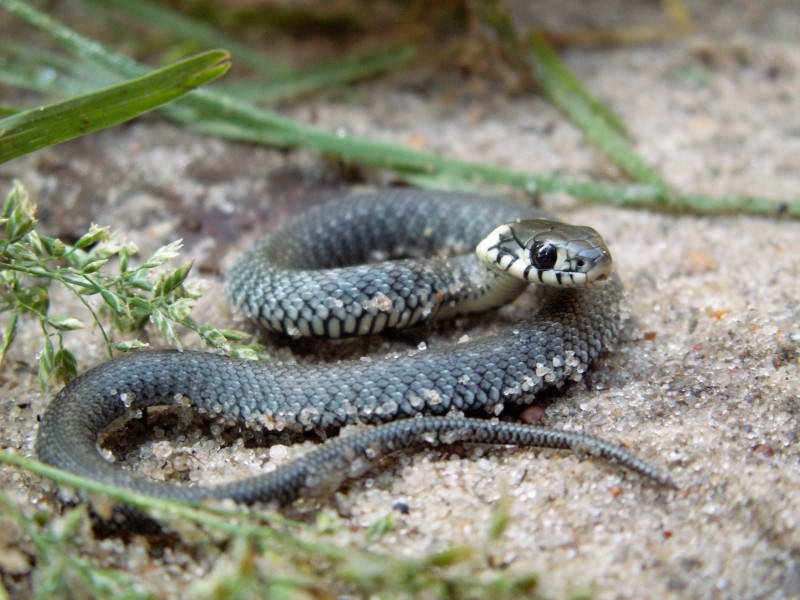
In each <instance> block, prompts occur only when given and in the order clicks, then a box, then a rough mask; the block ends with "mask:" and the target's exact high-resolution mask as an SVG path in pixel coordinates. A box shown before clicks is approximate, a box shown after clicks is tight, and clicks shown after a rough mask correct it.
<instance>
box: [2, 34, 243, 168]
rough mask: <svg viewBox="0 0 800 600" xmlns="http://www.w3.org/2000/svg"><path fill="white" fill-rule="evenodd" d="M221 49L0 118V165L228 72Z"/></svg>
mask: <svg viewBox="0 0 800 600" xmlns="http://www.w3.org/2000/svg"><path fill="white" fill-rule="evenodd" d="M229 58H230V55H229V54H228V53H227V52H225V51H224V50H212V51H209V52H204V53H203V54H199V55H197V56H194V57H192V58H188V59H186V60H183V61H180V62H178V63H175V64H174V65H171V66H169V67H165V68H163V69H159V70H157V71H154V72H153V73H151V74H149V75H145V76H144V77H140V78H137V79H134V80H131V81H127V82H125V83H121V84H118V85H113V86H111V87H107V88H103V89H101V90H98V91H96V92H91V93H89V94H85V95H82V96H78V97H76V98H72V99H70V100H65V101H63V102H58V103H56V104H51V105H49V106H45V107H42V108H35V109H32V110H27V111H24V112H21V113H18V114H16V115H12V116H11V117H7V118H5V119H3V120H2V121H0V163H3V162H6V161H8V160H11V159H12V158H17V157H18V156H22V155H23V154H27V153H29V152H33V151H34V150H38V149H40V148H44V147H47V146H52V145H53V144H57V143H60V142H64V141H66V140H70V139H72V138H75V137H78V136H80V135H83V134H85V133H89V132H91V131H97V130H98V129H103V128H105V127H109V126H111V125H116V124H117V123H122V122H123V121H127V120H129V119H132V118H134V117H136V116H138V115H140V114H142V113H144V112H147V111H149V110H152V109H153V108H155V107H157V106H160V105H162V104H165V103H167V102H171V101H172V100H175V99H176V98H179V97H181V96H183V95H184V94H186V93H187V92H190V91H191V90H193V89H195V88H197V87H199V86H201V85H203V84H204V83H207V82H208V81H211V80H213V79H216V78H217V77H219V76H220V75H222V74H223V73H225V71H227V70H228V67H229V66H230V63H229V62H228V61H229Z"/></svg>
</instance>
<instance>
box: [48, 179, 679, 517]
mask: <svg viewBox="0 0 800 600" xmlns="http://www.w3.org/2000/svg"><path fill="white" fill-rule="evenodd" d="M531 282H533V283H536V284H537V285H538V287H540V288H541V294H542V300H541V308H540V309H539V310H538V312H536V313H535V314H532V315H530V316H528V317H526V318H523V319H521V320H519V321H515V322H513V323H512V324H511V325H510V326H509V327H507V328H505V329H503V330H501V331H498V332H496V333H492V334H488V335H484V336H479V337H475V339H471V338H470V339H469V340H466V341H465V340H461V341H460V342H457V343H454V344H442V345H438V344H437V345H436V346H435V347H432V348H426V349H424V350H420V349H414V350H412V351H408V352H405V353H403V352H401V353H399V355H398V354H393V355H389V356H385V357H381V358H374V359H373V358H371V357H370V358H369V359H368V360H343V361H338V362H324V361H318V362H316V363H313V364H295V363H292V362H275V361H253V360H246V359H242V358H233V357H228V356H225V355H223V354H217V353H212V352H196V351H177V350H153V351H139V352H134V353H129V354H124V355H122V356H119V357H117V358H113V359H111V360H109V361H107V362H105V363H101V364H99V365H98V366H96V367H94V368H92V369H90V370H88V371H86V372H84V373H83V374H81V375H79V376H78V377H76V378H75V379H73V380H72V381H71V382H69V383H68V384H67V385H66V386H65V387H64V388H63V389H62V390H61V391H60V392H59V393H58V394H57V395H56V396H55V397H54V398H53V400H52V401H51V403H50V404H49V406H48V407H47V409H46V410H45V412H44V414H43V416H42V419H41V423H40V427H39V432H38V437H37V441H36V453H37V454H38V456H39V458H40V459H41V460H42V461H44V462H46V463H49V464H51V465H53V466H56V467H60V468H62V469H65V470H68V471H71V472H73V473H76V474H78V475H82V476H85V477H87V478H90V479H93V480H97V481H100V482H104V483H107V484H112V485H115V486H119V487H123V488H127V489H130V490H133V491H135V492H139V493H142V494H146V495H149V496H155V497H160V498H167V499H174V500H186V501H201V500H205V499H227V498H230V499H232V500H234V501H235V502H239V503H255V502H264V503H270V504H276V505H285V504H288V503H290V502H293V501H294V500H296V499H297V498H299V497H312V496H320V495H324V494H326V493H330V491H331V490H335V489H336V488H338V487H339V485H341V483H342V482H343V481H344V480H346V479H348V478H354V477H358V476H360V475H362V474H363V473H364V472H366V471H367V470H368V469H369V468H370V466H371V465H372V464H373V463H374V462H375V461H376V460H378V459H380V458H382V457H384V456H386V455H388V454H390V453H393V452H396V451H398V450H402V449H411V448H418V447H436V446H440V445H449V444H455V443H476V444H498V445H513V446H531V447H548V448H562V449H571V450H573V451H579V452H583V453H586V454H588V455H591V456H600V457H605V458H607V459H610V460H612V461H615V462H616V463H618V464H620V465H622V466H624V467H626V468H629V469H631V470H633V471H636V472H638V473H640V474H642V475H644V476H645V477H647V478H650V479H652V480H654V481H655V482H657V483H659V484H663V485H667V486H673V487H674V485H675V484H674V482H673V480H672V479H671V478H670V476H669V475H668V474H666V473H665V472H663V471H661V470H660V469H659V468H657V467H655V466H653V465H651V464H650V463H648V462H645V461H643V460H642V459H640V458H638V457H636V456H635V455H634V454H632V453H631V452H629V451H627V450H626V449H624V448H622V447H620V446H618V445H615V444H613V443H611V442H609V441H606V440H604V439H601V438H598V437H593V436H590V435H584V434H581V433H575V432H569V431H559V430H554V429H550V428H547V427H541V426H535V425H527V424H522V423H515V422H509V421H507V420H501V419H500V418H499V417H501V416H503V415H502V414H503V412H504V411H505V409H506V408H507V407H509V406H511V405H514V404H519V405H525V404H529V403H530V402H531V401H532V400H533V399H534V398H535V397H536V395H537V394H539V393H540V392H542V391H543V390H547V389H551V388H561V387H562V386H564V385H565V384H566V383H567V382H569V381H571V380H580V379H581V378H582V376H583V374H584V373H585V372H586V371H587V369H588V368H589V366H590V364H591V363H592V362H593V361H594V360H595V358H597V357H598V356H599V355H600V354H601V353H603V352H605V351H607V350H608V349H609V348H610V347H612V346H613V345H614V344H615V343H616V342H617V338H618V337H619V332H620V328H621V322H622V318H621V309H620V303H621V302H622V298H623V288H622V284H621V282H620V279H619V277H618V276H617V275H616V274H615V273H614V271H613V266H612V259H611V254H610V253H609V251H608V249H607V247H606V245H605V243H604V242H603V239H602V238H601V237H600V235H599V234H598V233H597V232H596V231H595V230H594V229H592V228H590V227H586V226H577V225H569V224H565V223H561V222H557V221H553V220H551V219H550V218H549V217H548V216H547V215H544V214H543V213H540V212H539V211H538V210H537V209H534V208H532V207H531V206H529V205H526V204H524V203H520V202H515V201H513V200H510V199H505V198H500V197H494V196H483V195H478V194H469V193H461V192H437V191H426V190H420V189H413V188H389V189H384V190H380V191H376V192H371V193H360V194H346V195H343V196H342V197H339V198H335V199H333V200H331V201H330V202H327V203H325V204H322V205H320V206H317V207H316V208H314V209H312V210H310V211H309V212H307V213H306V214H303V215H300V216H297V217H295V218H294V219H292V220H289V221H288V222H286V223H285V224H284V225H283V226H281V227H278V228H277V229H275V230H273V231H271V232H268V233H267V234H266V236H265V237H263V238H262V239H261V240H260V241H259V242H257V243H256V244H255V245H254V246H253V247H252V248H251V249H250V250H248V251H246V252H245V253H244V254H243V256H242V257H241V258H240V259H239V260H238V262H237V263H236V264H235V266H234V267H233V268H232V269H231V272H230V274H229V277H228V278H227V282H226V284H225V293H226V295H227V296H228V298H229V300H230V302H231V304H232V305H233V307H234V310H235V311H236V312H238V313H240V314H241V315H242V316H243V317H245V318H247V319H250V320H253V321H255V322H257V323H259V324H260V325H261V326H263V327H265V328H266V329H268V330H272V331H275V332H278V333H280V334H283V335H287V336H290V337H305V336H315V337H318V338H343V337H350V336H355V335H372V334H377V333H379V332H381V331H385V330H389V329H403V328H407V327H412V326H420V325H424V324H426V323H430V322H432V321H434V320H437V319H445V318H447V319H453V318H457V317H461V316H466V315H471V314H476V313H479V312H483V311H486V310H489V309H492V308H496V307H499V306H501V305H503V304H506V303H508V302H510V301H512V300H514V299H515V298H516V297H517V296H519V295H520V294H521V293H522V292H523V290H525V289H526V287H528V285H529V283H531ZM320 343H322V342H320ZM176 404H177V405H181V406H191V407H192V408H193V409H194V410H197V411H199V412H202V413H207V414H209V415H212V416H218V417H223V418H227V419H233V420H236V421H240V422H242V423H244V424H245V425H247V426H250V427H254V428H261V429H267V430H278V431H280V430H283V429H287V430H298V431H317V432H321V431H328V430H339V429H341V428H343V427H345V426H347V425H359V424H360V425H372V426H370V427H355V428H354V429H356V431H355V433H350V434H347V433H342V434H340V435H338V436H336V437H333V438H331V439H329V440H328V441H326V442H324V443H322V444H320V445H318V446H317V447H316V448H315V449H314V450H312V451H310V452H309V453H307V454H305V455H304V456H301V457H300V458H297V459H295V460H293V461H290V462H288V463H286V464H283V465H280V466H279V467H277V468H276V469H275V470H273V471H271V472H267V473H264V474H260V475H255V476H251V477H249V478H244V479H241V480H237V481H232V482H228V483H222V484H218V485H214V486H200V485H185V484H178V483H171V482H162V481H155V480H152V479H150V478H148V477H146V476H144V475H142V474H138V473H136V472H132V471H130V470H126V469H124V468H122V467H121V466H120V465H118V464H115V463H112V462H110V461H108V460H106V459H105V458H104V457H103V455H102V454H101V453H100V451H99V450H98V440H99V437H100V435H101V434H102V432H103V431H104V430H106V429H107V428H108V427H109V426H110V425H111V424H112V423H113V422H114V421H115V420H117V419H119V418H120V417H124V416H126V415H130V414H131V411H134V412H135V411H140V412H141V411H142V410H146V409H147V408H148V407H151V406H155V405H176ZM476 414H478V415H479V416H475V415H476ZM465 415H467V416H465ZM481 417H482V418H481ZM486 417H488V418H486Z"/></svg>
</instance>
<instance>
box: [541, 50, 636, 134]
mask: <svg viewBox="0 0 800 600" xmlns="http://www.w3.org/2000/svg"><path fill="white" fill-rule="evenodd" d="M534 39H535V41H534V42H531V44H532V46H534V45H535V47H536V48H535V51H536V54H537V56H538V58H539V60H541V61H543V62H546V63H547V66H548V69H549V70H550V71H552V73H553V74H554V75H555V76H556V77H558V79H559V82H560V85H562V86H563V87H564V88H565V89H567V90H569V91H570V92H571V93H572V94H574V95H575V96H577V97H578V98H580V100H581V101H582V102H583V103H584V104H586V106H587V107H588V108H589V109H590V110H591V112H592V113H594V115H595V116H596V117H597V118H600V119H603V120H604V121H605V122H606V125H608V126H609V127H610V128H611V129H613V130H614V131H616V132H617V133H619V134H621V135H625V124H624V123H623V122H622V120H621V119H620V118H619V117H618V116H617V115H616V114H615V113H614V111H613V110H611V109H610V108H609V107H608V106H606V105H605V104H603V102H601V101H600V100H599V99H598V98H596V97H595V96H593V95H592V93H591V92H590V91H589V90H588V89H587V88H586V86H585V85H583V82H582V81H581V80H580V79H578V78H577V77H576V76H575V74H574V73H573V72H572V71H570V70H569V68H568V67H567V65H566V64H564V61H562V60H561V58H560V57H559V56H558V54H557V53H556V52H555V51H554V50H553V48H552V47H551V46H550V44H548V43H545V42H544V38H542V37H541V36H536V37H535V38H534Z"/></svg>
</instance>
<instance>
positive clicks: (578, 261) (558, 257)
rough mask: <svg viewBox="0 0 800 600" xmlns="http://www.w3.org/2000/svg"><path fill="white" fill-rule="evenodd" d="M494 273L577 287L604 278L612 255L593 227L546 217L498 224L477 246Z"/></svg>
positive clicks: (610, 264)
mask: <svg viewBox="0 0 800 600" xmlns="http://www.w3.org/2000/svg"><path fill="white" fill-rule="evenodd" d="M475 253H476V254H477V255H478V258H480V259H481V260H482V261H483V263H484V264H485V265H486V266H487V267H489V268H490V269H492V270H493V271H495V272H497V273H508V274H509V275H511V276H513V277H515V278H517V279H521V280H523V281H529V282H532V283H540V284H545V285H551V286H561V287H579V286H584V285H588V284H591V283H594V282H596V281H603V280H605V279H608V277H609V276H610V275H611V271H612V261H611V253H610V252H609V251H608V248H607V247H606V245H605V242H604V241H603V238H602V237H600V234H599V233H597V232H596V231H595V230H594V229H592V228H591V227H585V226H582V225H567V224H566V223H559V222H558V221H550V220H547V219H526V220H522V221H517V222H515V223H509V224H507V225H500V226H499V227H497V228H496V229H495V230H494V231H492V232H491V233H490V234H489V235H488V236H486V237H485V238H484V239H483V241H481V243H480V244H478V246H477V248H476V249H475Z"/></svg>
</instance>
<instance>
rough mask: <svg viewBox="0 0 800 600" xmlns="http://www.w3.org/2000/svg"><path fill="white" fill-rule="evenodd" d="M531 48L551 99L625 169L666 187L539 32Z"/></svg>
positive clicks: (644, 180) (642, 180) (533, 61)
mask: <svg viewBox="0 0 800 600" xmlns="http://www.w3.org/2000/svg"><path fill="white" fill-rule="evenodd" d="M528 47H529V49H530V52H529V53H528V59H529V61H530V64H531V66H532V67H533V69H534V71H535V72H536V74H537V80H538V81H539V84H540V85H541V87H542V91H544V93H545V94H546V95H547V96H548V97H549V98H550V100H551V101H552V102H553V103H554V104H555V105H556V106H558V107H559V108H560V109H561V110H562V111H564V112H565V113H566V114H567V116H568V117H569V118H570V119H571V120H572V121H573V122H574V123H575V124H576V125H577V126H578V127H580V128H581V129H582V130H583V132H584V133H585V134H586V137H588V138H589V140H591V141H592V143H594V144H595V145H596V146H597V147H598V148H599V149H600V150H602V151H603V152H604V153H605V154H606V155H607V156H608V157H609V158H611V160H613V161H614V162H615V163H616V164H617V165H618V166H619V167H620V168H621V169H622V170H623V171H625V172H626V173H628V174H629V175H630V176H631V177H633V178H634V179H635V180H636V181H638V182H640V183H648V184H652V185H657V186H663V187H664V188H665V190H666V187H667V186H666V183H665V182H664V180H663V179H662V178H661V175H660V174H659V173H658V170H657V169H655V168H654V167H653V166H652V165H649V164H648V163H647V162H646V161H645V160H644V159H643V158H641V157H640V156H639V155H638V154H637V153H636V152H635V151H634V149H633V147H632V146H631V145H630V143H629V142H628V140H626V139H625V137H624V136H623V135H622V134H621V133H620V132H619V130H618V128H617V127H616V126H613V125H611V124H610V123H609V121H608V118H607V114H608V111H605V110H604V111H602V112H598V110H597V105H598V104H599V101H594V102H587V101H586V98H585V96H583V95H581V94H579V93H576V88H575V82H576V81H577V79H576V78H575V77H574V76H573V75H571V74H569V70H568V69H567V67H566V65H564V63H563V62H561V60H560V59H559V58H558V56H557V55H556V53H555V52H554V51H553V50H552V48H550V46H549V45H548V44H547V42H546V41H545V40H544V38H543V37H542V36H541V35H539V34H536V33H534V34H531V36H530V37H529V39H528Z"/></svg>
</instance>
